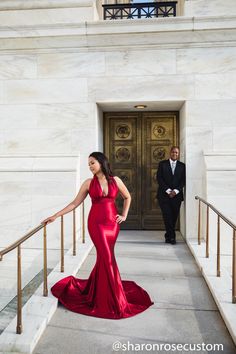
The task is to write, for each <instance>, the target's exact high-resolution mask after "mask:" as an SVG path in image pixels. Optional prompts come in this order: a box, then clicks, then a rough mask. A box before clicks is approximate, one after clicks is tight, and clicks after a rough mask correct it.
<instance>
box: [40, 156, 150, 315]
mask: <svg viewBox="0 0 236 354" xmlns="http://www.w3.org/2000/svg"><path fill="white" fill-rule="evenodd" d="M88 164H89V168H90V170H91V172H92V173H93V175H94V176H93V178H89V179H87V180H86V181H85V182H84V183H83V184H82V186H81V188H80V190H79V192H78V194H77V196H76V198H75V199H74V200H73V201H72V202H71V203H70V204H69V205H67V206H66V207H65V208H64V209H62V210H60V211H59V212H57V213H56V214H54V215H52V216H50V217H49V218H47V219H45V220H43V221H42V224H43V223H50V222H53V221H54V220H55V219H56V218H57V217H59V216H61V215H64V214H66V213H69V212H70V211H72V210H73V209H75V208H77V207H78V206H79V205H80V204H81V203H82V202H83V200H84V199H85V198H86V197H87V195H88V194H89V195H90V197H91V200H92V207H91V209H90V212H89V216H88V230H89V234H90V237H91V239H92V241H93V243H94V245H95V247H96V251H97V259H96V264H95V266H94V268H93V269H92V272H91V273H90V276H89V278H88V279H79V278H75V277H74V276H73V275H70V276H68V277H66V278H63V279H61V280H59V281H58V282H57V283H56V284H54V285H53V286H52V288H51V292H52V294H53V295H54V296H55V297H57V298H58V300H59V301H60V302H61V303H62V304H63V305H64V306H65V307H66V308H68V309H69V310H71V311H74V312H78V313H82V314H84V315H89V316H95V317H102V318H110V319H120V318H126V317H131V316H134V315H136V314H138V313H140V312H142V311H144V310H146V309H147V308H148V307H149V306H151V305H152V304H153V302H152V301H151V299H150V297H149V295H148V293H147V292H146V291H145V290H144V289H142V288H141V287H140V286H139V285H137V284H136V283H135V282H134V281H129V280H121V277H120V273H119V269H118V267H117V263H116V259H115V255H114V246H115V242H116V239H117V236H118V233H119V229H120V226H119V224H120V223H122V222H124V221H125V220H126V218H127V214H128V211H129V207H130V202H131V197H130V194H129V192H128V190H127V188H126V186H125V185H124V183H123V182H122V180H121V179H120V178H119V177H116V176H113V175H112V172H111V169H110V165H109V162H108V160H107V158H106V156H105V155H104V154H103V153H101V152H93V153H92V154H90V155H89V159H88ZM119 192H120V194H121V195H122V197H123V199H124V205H123V212H122V215H119V214H117V209H116V205H115V199H116V197H117V195H118V193H119Z"/></svg>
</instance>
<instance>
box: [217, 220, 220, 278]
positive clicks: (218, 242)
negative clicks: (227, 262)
mask: <svg viewBox="0 0 236 354" xmlns="http://www.w3.org/2000/svg"><path fill="white" fill-rule="evenodd" d="M217 277H220V216H219V215H218V217H217Z"/></svg>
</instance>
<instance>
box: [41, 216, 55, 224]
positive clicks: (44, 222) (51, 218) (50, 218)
mask: <svg viewBox="0 0 236 354" xmlns="http://www.w3.org/2000/svg"><path fill="white" fill-rule="evenodd" d="M56 218H57V217H56V216H55V215H52V216H49V217H48V218H47V219H45V220H43V221H41V224H50V222H53V221H54V220H55V219H56Z"/></svg>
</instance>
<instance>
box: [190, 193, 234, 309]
mask: <svg viewBox="0 0 236 354" xmlns="http://www.w3.org/2000/svg"><path fill="white" fill-rule="evenodd" d="M195 199H197V200H199V204H198V244H199V245H200V244H201V202H202V203H204V204H205V205H206V206H207V214H206V216H207V217H206V258H209V208H210V209H211V210H213V211H214V212H215V213H216V214H217V265H216V268H217V269H216V275H217V277H220V220H221V219H222V220H224V222H226V223H227V224H228V225H229V226H230V227H231V228H232V229H233V242H232V247H233V252H232V258H233V259H232V303H234V304H235V303H236V225H235V224H233V223H232V222H231V221H230V220H229V219H227V218H226V217H225V216H224V215H223V214H222V213H221V212H220V211H219V210H217V209H216V208H215V207H214V206H213V205H211V204H210V203H208V202H207V201H205V200H204V199H202V198H200V197H198V196H195Z"/></svg>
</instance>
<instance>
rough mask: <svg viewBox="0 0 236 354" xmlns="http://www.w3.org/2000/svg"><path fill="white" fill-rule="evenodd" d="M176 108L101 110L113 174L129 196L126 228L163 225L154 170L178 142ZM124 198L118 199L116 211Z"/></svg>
mask: <svg viewBox="0 0 236 354" xmlns="http://www.w3.org/2000/svg"><path fill="white" fill-rule="evenodd" d="M177 114H178V113H177V112H143V113H139V112H137V113H136V112H122V113H116V112H115V113H105V114H104V133H105V134H104V147H105V154H106V155H107V156H108V158H109V160H110V163H111V168H112V171H113V173H114V175H117V176H119V177H120V178H121V179H122V180H123V182H124V183H125V184H126V186H127V188H128V189H129V191H130V193H131V197H132V203H131V208H130V211H129V216H128V219H127V220H126V222H125V223H124V224H121V227H122V228H125V229H154V230H155V229H157V230H162V229H164V224H163V221H162V216H161V211H160V208H159V205H158V201H157V199H156V191H157V183H156V171H157V168H158V164H159V162H160V161H161V160H163V159H166V158H168V157H169V149H170V147H171V145H177V144H178V136H177V131H178V126H177V124H178V120H177V118H178V116H177ZM122 204H123V200H122V198H121V197H119V198H118V199H117V206H118V209H119V212H121V210H122Z"/></svg>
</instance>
